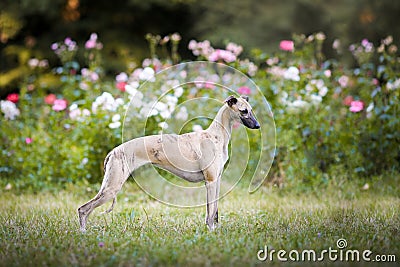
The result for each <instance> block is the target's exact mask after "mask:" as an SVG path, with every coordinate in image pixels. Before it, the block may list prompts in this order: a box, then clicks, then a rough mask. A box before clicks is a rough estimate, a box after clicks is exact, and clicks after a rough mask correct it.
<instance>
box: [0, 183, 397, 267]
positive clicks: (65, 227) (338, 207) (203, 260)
mask: <svg viewBox="0 0 400 267" xmlns="http://www.w3.org/2000/svg"><path fill="white" fill-rule="evenodd" d="M398 181H399V178H398V177H396V178H394V183H393V186H392V187H385V188H383V187H382V182H381V181H376V182H372V183H370V188H369V189H368V190H361V186H360V185H354V184H353V185H346V186H343V185H340V184H336V185H335V186H331V187H329V188H325V189H321V191H318V190H310V191H309V192H304V193H302V192H299V191H296V190H290V189H277V188H267V187H263V188H261V189H260V190H258V191H257V192H256V193H254V194H251V195H250V194H247V192H246V190H244V189H242V188H241V187H240V186H239V187H237V188H235V189H234V190H233V192H232V193H230V194H229V195H228V196H226V197H225V198H223V199H222V200H221V201H220V206H219V214H220V225H219V227H218V228H217V229H216V230H215V231H214V232H209V231H208V230H207V228H206V226H205V223H204V216H205V208H204V207H202V208H185V209H182V208H174V207H170V206H166V205H164V204H161V203H159V202H157V201H154V200H152V199H150V198H149V197H148V196H147V195H146V194H144V193H143V192H142V191H140V190H138V189H137V187H136V186H135V184H134V183H129V184H128V185H126V186H125V187H124V190H123V192H122V193H121V194H120V195H119V197H118V202H117V205H116V207H115V209H114V211H113V212H112V213H110V214H105V215H100V212H101V211H103V210H105V209H106V208H108V206H109V205H104V206H102V207H100V208H99V209H97V210H95V211H94V213H93V214H92V216H91V217H90V218H89V222H88V231H87V233H85V234H81V233H80V232H79V229H78V220H77V213H76V209H77V207H78V206H79V205H80V204H83V203H84V202H86V201H87V200H88V199H89V198H90V197H92V196H93V195H94V194H95V193H94V192H90V193H89V192H84V191H85V189H84V188H82V187H71V188H69V189H67V190H64V191H61V192H58V193H43V194H31V193H29V194H28V193H25V194H22V195H16V194H13V193H11V192H3V193H2V194H1V195H0V201H1V207H0V226H1V228H0V241H1V242H0V266H159V265H161V266H171V265H173V266H252V265H271V264H272V265H281V264H283V263H281V262H279V261H278V260H277V258H276V255H275V258H274V261H273V262H272V263H271V262H270V261H268V260H267V261H266V262H261V261H259V260H258V259H257V252H258V251H259V250H260V249H262V248H264V247H265V246H268V249H275V250H280V249H283V250H286V251H287V252H288V253H289V251H291V250H299V251H300V252H301V251H302V250H311V249H314V250H316V251H317V253H319V252H321V251H322V250H324V249H328V248H329V247H332V249H337V246H336V241H337V240H338V239H339V238H344V239H346V241H347V244H348V246H347V247H346V249H357V250H359V251H361V252H362V251H363V250H367V249H369V250H371V251H372V252H373V253H372V255H371V256H370V258H371V259H373V258H374V256H375V255H377V254H385V255H388V254H390V255H395V256H396V263H397V264H399V262H400V232H399V228H400V216H399V211H400V198H399V194H398V193H399V190H398ZM286 257H288V255H287V254H286ZM324 263H325V265H331V264H333V265H335V266H342V265H347V264H349V265H350V264H351V265H359V266H365V265H366V263H365V262H363V261H361V262H359V263H354V262H353V263H346V262H340V261H339V262H338V261H337V262H336V263H332V262H331V261H329V260H328V256H326V257H325V262H324ZM396 263H391V264H388V263H386V265H390V266H396ZM291 265H292V266H297V265H299V262H297V263H292V264H291ZM304 265H305V266H309V265H311V263H310V262H306V263H305V264H304ZM372 265H376V266H386V265H385V264H384V263H376V262H375V264H374V263H370V264H368V266H372Z"/></svg>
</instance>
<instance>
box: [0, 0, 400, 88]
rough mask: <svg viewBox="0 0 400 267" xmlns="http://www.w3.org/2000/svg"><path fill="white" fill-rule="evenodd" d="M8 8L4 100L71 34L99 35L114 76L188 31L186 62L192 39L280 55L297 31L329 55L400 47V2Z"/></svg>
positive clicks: (183, 47)
mask: <svg viewBox="0 0 400 267" xmlns="http://www.w3.org/2000/svg"><path fill="white" fill-rule="evenodd" d="M0 10H1V11H0V94H1V95H0V96H4V95H6V94H7V93H9V92H10V91H12V88H13V87H15V85H16V84H17V83H18V79H19V78H20V77H22V76H23V71H24V70H23V68H21V65H26V60H28V59H29V58H31V57H38V58H47V59H49V61H50V63H53V64H54V63H57V62H56V61H57V58H56V56H55V55H54V53H53V52H52V51H51V49H50V46H49V44H52V43H54V42H56V41H59V40H62V39H64V38H65V37H66V36H70V37H71V38H73V39H74V40H77V42H78V43H79V42H83V41H84V40H87V39H88V37H89V36H90V33H92V32H96V33H98V35H99V38H100V39H101V40H102V42H103V43H104V44H105V46H104V50H103V53H104V55H103V56H104V61H105V64H104V65H105V71H106V73H108V74H111V75H114V74H115V73H117V72H119V71H121V70H123V69H124V68H126V65H127V64H128V62H132V61H136V62H139V61H140V60H142V59H143V58H145V57H148V56H149V51H148V46H147V43H146V40H145V38H144V36H145V35H146V34H147V33H152V34H160V35H161V36H164V35H167V34H171V33H173V32H178V33H180V34H181V36H182V42H181V43H180V47H179V53H180V55H181V56H182V57H183V58H184V59H185V58H186V59H191V57H192V56H191V54H190V53H189V51H188V49H187V44H188V41H189V40H191V39H196V40H205V39H208V40H210V41H211V42H212V44H213V45H214V46H217V47H218V46H223V45H224V44H226V43H227V42H228V41H232V42H236V43H239V44H241V45H243V46H244V48H245V49H244V50H245V53H246V51H247V53H248V51H251V49H253V48H259V49H261V50H263V51H266V52H271V53H272V52H274V51H276V50H278V48H279V42H280V40H282V39H290V38H291V36H292V34H293V33H298V34H300V33H302V34H306V35H307V34H310V33H314V32H318V31H323V32H324V33H325V34H326V35H327V42H325V44H326V47H324V52H325V54H326V55H327V57H328V58H329V57H330V56H332V55H333V52H332V48H331V47H329V44H332V41H333V40H334V39H336V38H339V39H340V40H341V42H342V44H343V45H344V46H343V47H347V45H349V44H351V43H354V42H359V41H360V40H361V39H363V38H367V39H369V40H370V41H372V42H373V43H376V44H377V43H378V42H379V41H380V40H381V39H382V38H384V37H386V36H388V35H389V34H390V35H392V36H393V37H394V42H395V44H397V45H398V42H399V39H400V38H399V37H400V27H398V26H397V25H398V21H397V19H398V15H399V14H400V2H399V1H396V0H381V1H374V0H354V1H345V0H324V1H322V0H300V1H290V0H280V1H274V0H262V1H259V0H248V1H242V0H229V1H228V0H222V1H212V0H202V1H200V0H169V1H164V0H146V1H143V0H113V1H99V0H96V1H95V0H17V1H16V0H3V1H1V3H0ZM351 60H352V58H351V56H350V53H349V55H348V63H349V64H352V61H351ZM24 61H25V62H24ZM53 64H50V65H53Z"/></svg>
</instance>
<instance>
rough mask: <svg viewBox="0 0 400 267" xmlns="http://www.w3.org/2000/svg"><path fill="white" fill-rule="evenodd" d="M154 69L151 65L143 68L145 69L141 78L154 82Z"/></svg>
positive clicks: (140, 75)
mask: <svg viewBox="0 0 400 267" xmlns="http://www.w3.org/2000/svg"><path fill="white" fill-rule="evenodd" d="M154 74H155V72H154V70H153V69H152V68H150V67H146V68H144V69H143V71H142V72H141V73H140V74H139V79H140V80H142V81H150V82H154V81H155V79H154Z"/></svg>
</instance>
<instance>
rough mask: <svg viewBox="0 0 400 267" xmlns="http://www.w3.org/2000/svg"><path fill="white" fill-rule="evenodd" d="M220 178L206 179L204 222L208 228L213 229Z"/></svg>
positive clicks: (216, 218) (216, 216)
mask: <svg viewBox="0 0 400 267" xmlns="http://www.w3.org/2000/svg"><path fill="white" fill-rule="evenodd" d="M219 186H220V178H217V179H215V180H213V181H207V180H206V189H207V216H206V224H207V226H208V228H209V229H210V230H214V229H215V227H216V223H217V222H218V196H219Z"/></svg>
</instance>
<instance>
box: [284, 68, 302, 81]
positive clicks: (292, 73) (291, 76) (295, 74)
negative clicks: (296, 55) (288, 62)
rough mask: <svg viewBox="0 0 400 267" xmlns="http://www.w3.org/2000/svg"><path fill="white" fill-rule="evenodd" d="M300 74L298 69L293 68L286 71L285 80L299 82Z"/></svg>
mask: <svg viewBox="0 0 400 267" xmlns="http://www.w3.org/2000/svg"><path fill="white" fill-rule="evenodd" d="M299 73H300V71H299V69H298V68H296V67H294V66H291V67H289V68H288V69H287V70H286V71H285V73H284V74H283V78H285V79H287V80H292V81H295V82H298V81H300V76H299Z"/></svg>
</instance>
